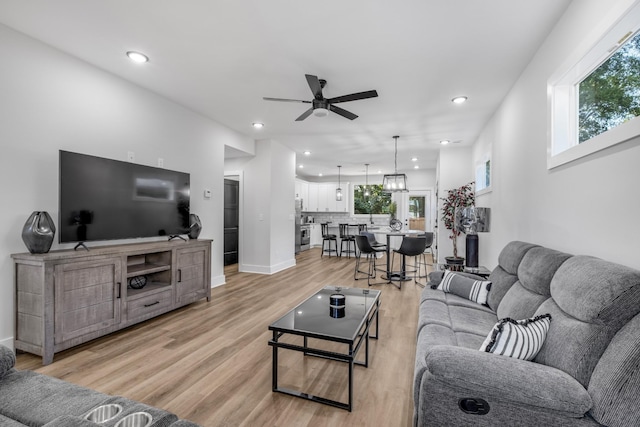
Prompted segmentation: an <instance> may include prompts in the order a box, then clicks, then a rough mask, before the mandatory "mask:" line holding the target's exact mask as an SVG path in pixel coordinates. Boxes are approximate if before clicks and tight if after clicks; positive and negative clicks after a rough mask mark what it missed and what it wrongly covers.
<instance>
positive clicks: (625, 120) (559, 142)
mask: <svg viewBox="0 0 640 427" xmlns="http://www.w3.org/2000/svg"><path fill="white" fill-rule="evenodd" d="M629 3H632V4H631V5H630V6H628V4H629ZM629 3H626V4H627V6H624V7H622V6H621V7H620V10H619V11H617V13H612V14H611V15H609V16H608V17H607V19H608V20H609V21H610V22H605V23H604V24H605V25H604V27H605V28H606V27H607V25H606V24H609V25H608V28H609V29H608V30H606V31H602V30H601V31H599V32H594V31H592V32H591V33H589V34H588V35H587V36H585V40H587V44H586V45H587V46H589V45H590V46H591V48H590V49H584V48H583V50H582V51H577V52H574V54H573V55H570V57H569V58H568V60H567V61H566V62H565V64H564V65H563V66H562V67H560V69H559V70H558V71H557V72H556V73H555V74H554V75H553V76H552V77H551V79H550V80H549V91H548V95H549V113H550V121H549V125H550V127H551V128H550V132H549V135H550V138H549V143H548V150H547V152H548V157H547V167H548V168H549V169H551V168H554V167H557V166H560V165H563V164H565V163H568V162H571V161H573V160H576V159H578V158H581V157H584V156H587V155H589V154H592V153H595V152H597V151H600V150H602V149H605V148H607V147H611V146H613V145H616V144H618V143H621V142H624V141H628V140H629V139H632V138H634V137H637V136H639V135H640V117H639V116H640V73H638V69H639V67H640V35H639V34H640V32H639V31H638V30H639V29H640V0H636V1H634V2H629Z"/></svg>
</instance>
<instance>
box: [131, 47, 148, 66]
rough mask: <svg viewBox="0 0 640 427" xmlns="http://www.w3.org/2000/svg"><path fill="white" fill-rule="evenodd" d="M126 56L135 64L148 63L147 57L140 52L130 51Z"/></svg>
mask: <svg viewBox="0 0 640 427" xmlns="http://www.w3.org/2000/svg"><path fill="white" fill-rule="evenodd" d="M127 56H128V57H129V59H131V60H132V61H133V62H137V63H138V64H144V63H145V62H149V57H148V56H147V55H145V54H143V53H140V52H134V51H133V50H130V51H129V52H127Z"/></svg>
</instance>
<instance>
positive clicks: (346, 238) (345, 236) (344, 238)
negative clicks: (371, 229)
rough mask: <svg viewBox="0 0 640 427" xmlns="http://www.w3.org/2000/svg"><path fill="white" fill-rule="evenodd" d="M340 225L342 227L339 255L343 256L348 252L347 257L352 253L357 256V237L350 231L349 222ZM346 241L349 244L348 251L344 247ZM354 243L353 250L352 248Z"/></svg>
mask: <svg viewBox="0 0 640 427" xmlns="http://www.w3.org/2000/svg"><path fill="white" fill-rule="evenodd" d="M338 227H339V229H340V253H339V254H338V256H342V253H343V252H346V253H347V258H350V257H351V254H352V253H353V254H354V256H356V255H357V252H356V239H355V236H354V235H353V234H351V233H349V224H338ZM345 243H346V245H347V250H346V251H345V249H344V245H345ZM352 244H353V250H352V249H350V248H351V245H352Z"/></svg>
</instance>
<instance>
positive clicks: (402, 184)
mask: <svg viewBox="0 0 640 427" xmlns="http://www.w3.org/2000/svg"><path fill="white" fill-rule="evenodd" d="M398 138H400V137H399V136H397V135H396V136H394V137H393V139H395V156H394V165H395V169H394V173H392V174H385V175H384V176H383V177H382V189H383V190H384V191H385V192H386V193H396V192H407V191H409V189H408V188H407V175H405V174H403V173H398Z"/></svg>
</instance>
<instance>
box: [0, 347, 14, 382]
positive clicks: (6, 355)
mask: <svg viewBox="0 0 640 427" xmlns="http://www.w3.org/2000/svg"><path fill="white" fill-rule="evenodd" d="M15 364H16V355H15V354H14V353H13V351H11V350H10V349H8V348H7V347H5V346H3V345H0V378H2V377H3V376H4V375H5V374H7V373H8V372H10V371H11V370H12V369H13V367H14V366H15Z"/></svg>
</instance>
